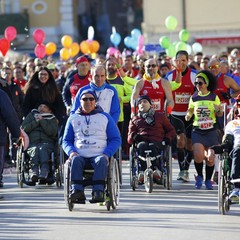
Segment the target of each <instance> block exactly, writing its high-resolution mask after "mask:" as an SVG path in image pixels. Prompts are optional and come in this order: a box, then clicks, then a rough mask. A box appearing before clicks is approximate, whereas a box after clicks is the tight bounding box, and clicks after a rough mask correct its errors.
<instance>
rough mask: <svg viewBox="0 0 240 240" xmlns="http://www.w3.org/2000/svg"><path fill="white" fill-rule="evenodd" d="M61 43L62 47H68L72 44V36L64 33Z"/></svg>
mask: <svg viewBox="0 0 240 240" xmlns="http://www.w3.org/2000/svg"><path fill="white" fill-rule="evenodd" d="M61 43H62V45H63V47H65V48H70V46H71V45H72V38H71V37H70V36H69V35H64V36H63V37H62V38H61Z"/></svg>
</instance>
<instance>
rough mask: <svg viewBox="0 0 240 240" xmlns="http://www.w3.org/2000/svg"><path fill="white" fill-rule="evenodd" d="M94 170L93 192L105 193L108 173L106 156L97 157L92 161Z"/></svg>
mask: <svg viewBox="0 0 240 240" xmlns="http://www.w3.org/2000/svg"><path fill="white" fill-rule="evenodd" d="M90 162H91V165H92V166H93V169H94V174H93V178H92V180H93V188H92V189H93V191H97V190H100V191H104V183H105V179H106V177H107V173H108V160H107V159H106V157H105V156H102V155H101V156H97V157H93V158H91V159H90Z"/></svg>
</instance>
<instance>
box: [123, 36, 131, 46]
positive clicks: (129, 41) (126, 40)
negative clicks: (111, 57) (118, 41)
mask: <svg viewBox="0 0 240 240" xmlns="http://www.w3.org/2000/svg"><path fill="white" fill-rule="evenodd" d="M131 42H132V38H131V37H129V36H127V37H125V38H124V45H125V46H126V47H127V48H131Z"/></svg>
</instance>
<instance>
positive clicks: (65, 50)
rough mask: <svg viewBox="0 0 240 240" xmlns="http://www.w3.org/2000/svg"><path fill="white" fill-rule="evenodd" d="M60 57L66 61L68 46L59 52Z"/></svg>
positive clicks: (68, 54) (68, 55) (68, 56)
mask: <svg viewBox="0 0 240 240" xmlns="http://www.w3.org/2000/svg"><path fill="white" fill-rule="evenodd" d="M59 54H60V57H61V59H62V60H64V61H66V60H68V59H69V58H70V52H69V50H68V48H62V49H61V50H60V52H59Z"/></svg>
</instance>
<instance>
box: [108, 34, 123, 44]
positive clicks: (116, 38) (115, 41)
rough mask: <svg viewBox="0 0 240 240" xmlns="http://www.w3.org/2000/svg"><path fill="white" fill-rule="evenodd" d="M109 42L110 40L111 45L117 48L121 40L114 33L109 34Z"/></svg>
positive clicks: (118, 35)
mask: <svg viewBox="0 0 240 240" xmlns="http://www.w3.org/2000/svg"><path fill="white" fill-rule="evenodd" d="M110 40H111V43H112V44H113V45H114V46H115V47H116V48H117V46H118V45H119V43H120V42H121V40H122V38H121V35H120V34H119V33H117V32H115V33H112V34H111V36H110Z"/></svg>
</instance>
